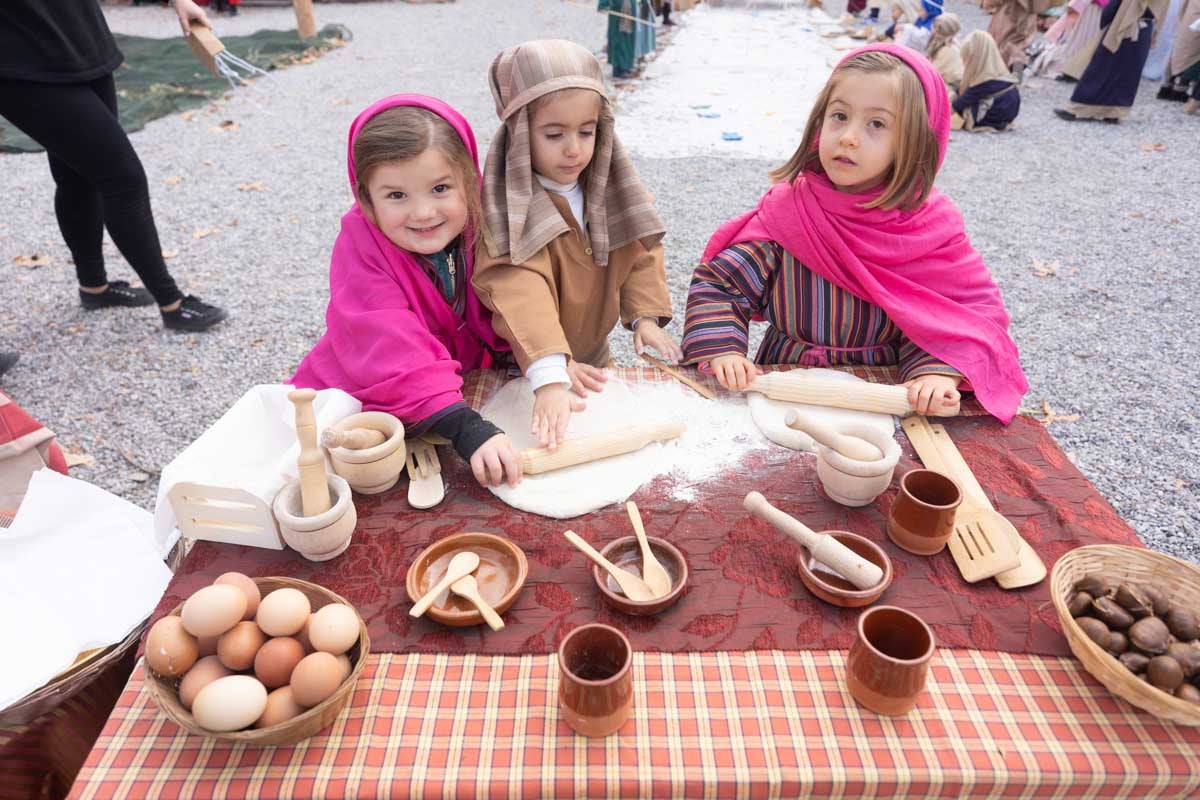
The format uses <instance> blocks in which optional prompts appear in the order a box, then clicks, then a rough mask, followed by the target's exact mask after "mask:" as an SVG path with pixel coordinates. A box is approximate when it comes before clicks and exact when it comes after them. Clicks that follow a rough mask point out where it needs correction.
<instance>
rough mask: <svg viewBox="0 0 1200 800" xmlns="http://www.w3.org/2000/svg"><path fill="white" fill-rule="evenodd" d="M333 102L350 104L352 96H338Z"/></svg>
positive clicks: (344, 104)
mask: <svg viewBox="0 0 1200 800" xmlns="http://www.w3.org/2000/svg"><path fill="white" fill-rule="evenodd" d="M333 104H334V105H335V106H348V105H350V98H349V97H338V98H336V99H334V101H333Z"/></svg>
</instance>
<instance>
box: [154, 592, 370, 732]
mask: <svg viewBox="0 0 1200 800" xmlns="http://www.w3.org/2000/svg"><path fill="white" fill-rule="evenodd" d="M254 583H255V584H257V586H258V590H259V591H260V592H262V596H263V597H266V596H267V595H268V594H270V593H271V592H273V591H275V590H276V589H283V588H287V587H291V588H293V589H299V590H300V591H301V592H304V595H305V596H306V597H308V600H309V602H310V603H312V610H313V611H316V610H317V609H318V608H322V607H324V606H327V605H330V604H331V603H341V604H342V605H346V606H350V607H351V608H354V606H353V605H351V604H350V603H348V602H346V600H345V598H343V597H342V596H341V595H339V594H336V593H334V592H331V591H329V590H328V589H326V588H325V587H324V586H318V585H317V584H315V583H309V582H308V581H302V580H297V579H296V578H255V579H254ZM182 608H183V603H180V604H179V605H177V606H176V607H175V608H174V610H172V611H171V616H179V611H180V609H182ZM354 614H355V616H357V617H358V641H357V642H355V644H354V646H353V647H351V648H350V649H349V650H347V651H346V655H347V656H349V657H350V677H348V678H346V680H344V681H342V685H341V686H339V687H338V688H337V691H336V692H334V693H333V694H332V695H330V696H329V697H327V698H325V699H324V700H322V701H321V702H320V703H318V704H317V705H315V706H313V707H312V708H310V709H308V710H307V711H305V712H304V713H303V714H301V715H300V716H298V717H293V718H292V719H289V720H288V721H287V722H281V723H279V724H278V725H272V726H271V727H269V728H250V729H249V730H242V731H231V732H227V733H221V732H217V731H210V730H206V729H205V728H201V727H200V726H199V725H197V724H196V718H195V717H193V716H192V712H191V711H189V710H187V709H186V708H184V706H183V704H182V703H180V702H179V681H180V679H178V678H177V679H174V680H171V679H167V678H163V677H160V676H159V675H156V674H155V673H154V671H153V670H151V669H150V667H149V666H146V667H145V678H144V680H145V684H146V688H148V689H149V690H150V696H151V697H153V698H154V702H155V703H157V704H158V707H159V709H160V710H161V711H162V712H163V713H164V714H166V715H167V716H168V717H170V718H171V720H172V721H174V722H175V724H176V725H178V726H179V727H181V728H183V729H184V730H186V731H189V732H191V733H194V734H196V735H197V736H204V737H206V738H209V739H222V740H224V741H227V742H240V743H242V744H246V745H249V746H251V747H268V746H273V745H286V744H295V743H296V742H300V741H303V740H304V739H307V738H308V737H310V736H312V735H313V734H314V733H316V732H317V731H319V730H321V729H322V728H325V727H327V726H328V725H330V724H331V723H332V722H333V721H334V720H335V719H337V717H338V715H339V714H341V713H342V709H343V708H345V707H346V703H347V702H349V700H350V693H351V692H353V691H354V684H355V683H356V682H357V681H358V676H359V674H361V673H362V671H363V667H364V666H366V663H367V656H368V655H370V653H371V637H369V636H368V635H367V625H366V623H365V622H363V619H362V616H361V615H359V613H358V610H357V609H355V611H354Z"/></svg>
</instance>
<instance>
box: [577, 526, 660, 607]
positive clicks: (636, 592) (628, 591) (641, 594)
mask: <svg viewBox="0 0 1200 800" xmlns="http://www.w3.org/2000/svg"><path fill="white" fill-rule="evenodd" d="M563 536H565V537H566V538H567V541H568V542H570V543H571V544H573V545H575V547H577V548H578V549H579V551H580V552H582V553H583V554H584V555H585V556H587V557H588V558H590V559H591V560H592V561H594V562H596V563H597V564H599V565H600V567H601V568H602V569H604V570H605V571H607V572H608V574H609V575H612V577H613V580H614V581H616V582H617V585H618V586H620V587H621V591H622V592H624V593H625V596H626V597H628V598H629V599H630V600H637V601H639V602H644V601H646V600H655V599H657V598H658V595H656V594H655V593H654V590H653V589H651V588H650V587H649V586H648V585H647V584H646V582H645V581H644V580H642V579H641V578H639V577H638V576H637V575H634V574H633V573H632V572H626V571H625V570H623V569H621V568H620V567H618V566H617V565H616V564H614V563H612V562H611V561H609V560H608V559H607V558H605V557H604V556H602V555H600V554H599V553H597V552H596V548H594V547H592V546H591V545H590V544H588V543H587V542H585V541H584V540H583V539H582V538H580V536H579V534H577V533H576V532H575V531H566V532H565V533H563Z"/></svg>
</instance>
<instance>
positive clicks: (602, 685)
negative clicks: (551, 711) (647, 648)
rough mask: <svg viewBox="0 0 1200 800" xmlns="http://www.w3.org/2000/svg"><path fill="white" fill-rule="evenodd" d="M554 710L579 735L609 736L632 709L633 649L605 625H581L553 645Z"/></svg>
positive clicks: (622, 637) (621, 636)
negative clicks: (555, 664)
mask: <svg viewBox="0 0 1200 800" xmlns="http://www.w3.org/2000/svg"><path fill="white" fill-rule="evenodd" d="M558 669H559V682H558V708H559V711H560V712H561V713H562V717H563V720H564V721H565V722H566V723H567V724H568V725H570V726H571V728H572V729H573V730H575V731H576V732H577V733H582V734H583V735H584V736H596V737H599V736H608V735H609V734H610V733H614V732H615V731H616V730H617V729H618V728H620V727H621V726H622V725H623V724H625V720H627V719H629V711H630V709H631V708H632V707H633V647H632V646H631V645H630V644H629V640H628V639H627V638H625V634H623V633H621V632H620V631H619V630H617V629H616V628H611V627H609V626H608V625H600V624H598V623H593V624H590V625H580V626H579V627H578V628H576V629H575V630H573V631H571V632H570V633H568V634H567V636H566V638H565V639H563V641H562V644H561V645H559V647H558Z"/></svg>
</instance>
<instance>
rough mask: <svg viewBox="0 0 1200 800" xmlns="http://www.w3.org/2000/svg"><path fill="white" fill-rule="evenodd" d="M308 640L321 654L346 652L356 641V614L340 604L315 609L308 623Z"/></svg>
mask: <svg viewBox="0 0 1200 800" xmlns="http://www.w3.org/2000/svg"><path fill="white" fill-rule="evenodd" d="M308 640H309V641H310V642H312V646H313V648H314V649H316V650H319V651H321V652H323V653H332V654H333V655H335V656H336V655H340V654H342V653H344V652H346V651H347V650H349V649H350V648H351V647H353V646H354V643H355V642H357V641H358V614H357V613H355V611H354V609H353V608H351V607H350V606H347V605H343V604H342V603H331V604H329V605H327V606H324V607H322V608H319V609H317V612H316V613H315V614H313V615H312V619H311V620H309V623H308Z"/></svg>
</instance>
